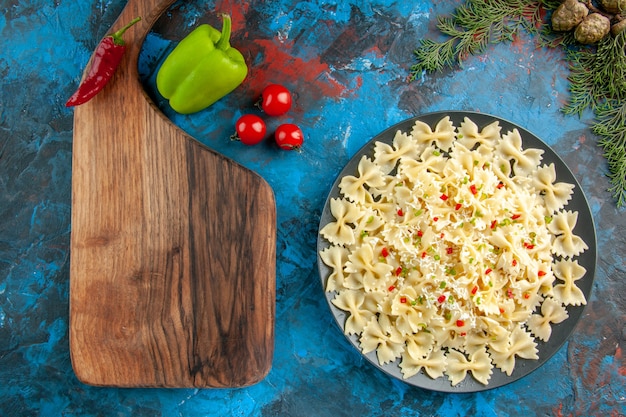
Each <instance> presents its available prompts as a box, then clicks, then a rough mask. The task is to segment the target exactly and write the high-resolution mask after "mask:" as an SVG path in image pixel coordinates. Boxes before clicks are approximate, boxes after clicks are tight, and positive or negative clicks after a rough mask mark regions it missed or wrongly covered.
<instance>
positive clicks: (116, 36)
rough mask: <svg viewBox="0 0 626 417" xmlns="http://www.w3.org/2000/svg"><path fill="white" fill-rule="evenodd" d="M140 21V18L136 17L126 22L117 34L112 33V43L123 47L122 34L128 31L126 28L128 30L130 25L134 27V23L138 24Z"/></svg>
mask: <svg viewBox="0 0 626 417" xmlns="http://www.w3.org/2000/svg"><path fill="white" fill-rule="evenodd" d="M140 20H141V17H140V16H137V17H136V18H134V19H133V20H131V21H130V22H128V24H127V25H126V26H124V27H123V28H121V29H120V30H118V31H117V32H115V33H113V34H112V35H111V38H113V43H114V44H116V45H120V46H123V45H124V39H122V36H123V35H124V32H126V31H127V30H128V28H130V27H131V26H132V25H134V24H135V23H137V22H139V21H140Z"/></svg>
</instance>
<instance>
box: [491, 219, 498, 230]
mask: <svg viewBox="0 0 626 417" xmlns="http://www.w3.org/2000/svg"><path fill="white" fill-rule="evenodd" d="M497 225H498V221H497V220H494V221H492V222H491V228H492V229H495V228H496V226H497Z"/></svg>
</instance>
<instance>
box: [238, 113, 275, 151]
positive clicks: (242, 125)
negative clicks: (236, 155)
mask: <svg viewBox="0 0 626 417" xmlns="http://www.w3.org/2000/svg"><path fill="white" fill-rule="evenodd" d="M235 131H236V133H235V135H234V137H233V139H235V140H240V141H241V143H243V144H245V145H256V144H257V143H259V142H261V141H262V140H263V139H264V138H265V133H266V132H267V127H266V126H265V122H264V121H263V119H261V118H260V117H259V116H256V115H254V114H244V115H243V116H241V117H240V118H239V119H238V120H237V123H235Z"/></svg>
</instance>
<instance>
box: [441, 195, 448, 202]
mask: <svg viewBox="0 0 626 417" xmlns="http://www.w3.org/2000/svg"><path fill="white" fill-rule="evenodd" d="M439 198H440V199H442V200H443V201H446V200H447V199H448V196H447V195H445V194H441V197H439Z"/></svg>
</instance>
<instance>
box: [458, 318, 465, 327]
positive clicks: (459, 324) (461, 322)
mask: <svg viewBox="0 0 626 417" xmlns="http://www.w3.org/2000/svg"><path fill="white" fill-rule="evenodd" d="M463 326H465V322H464V321H463V320H457V321H456V327H463Z"/></svg>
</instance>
